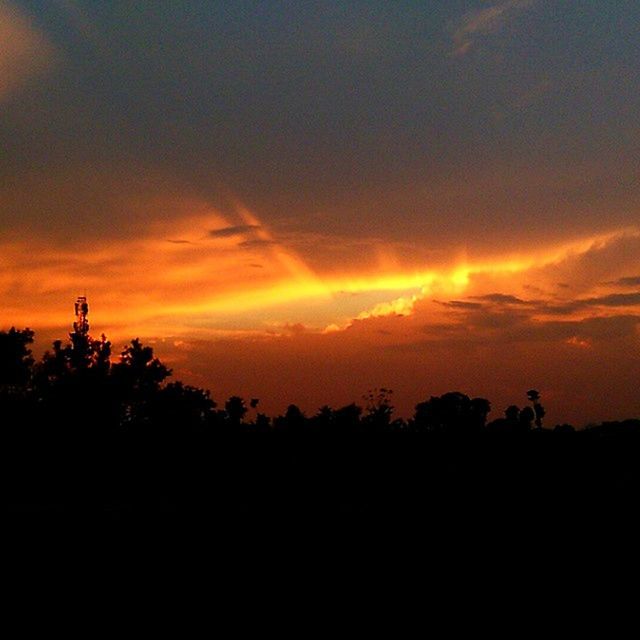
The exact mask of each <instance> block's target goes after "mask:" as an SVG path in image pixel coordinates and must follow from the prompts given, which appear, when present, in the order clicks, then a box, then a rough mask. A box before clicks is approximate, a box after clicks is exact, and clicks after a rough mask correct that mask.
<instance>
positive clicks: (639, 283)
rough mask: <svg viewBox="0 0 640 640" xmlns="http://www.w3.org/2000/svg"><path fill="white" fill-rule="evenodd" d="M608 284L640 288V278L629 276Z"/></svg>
mask: <svg viewBox="0 0 640 640" xmlns="http://www.w3.org/2000/svg"><path fill="white" fill-rule="evenodd" d="M607 284H614V285H618V286H619V287H640V276H629V277H626V278H618V279H617V280H614V281H613V282H609V283H607Z"/></svg>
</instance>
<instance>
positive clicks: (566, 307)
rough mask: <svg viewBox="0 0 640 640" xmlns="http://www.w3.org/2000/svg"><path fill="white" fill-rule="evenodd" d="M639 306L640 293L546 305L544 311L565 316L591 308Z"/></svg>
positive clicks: (613, 294)
mask: <svg viewBox="0 0 640 640" xmlns="http://www.w3.org/2000/svg"><path fill="white" fill-rule="evenodd" d="M638 305H640V291H636V292H633V293H611V294H609V295H606V296H598V297H594V298H581V299H578V300H573V301H570V302H567V303H564V304H560V305H545V306H544V307H543V308H542V310H543V311H544V312H546V313H553V314H560V315H564V314H570V313H574V312H575V311H580V310H581V309H587V308H590V307H635V306H638Z"/></svg>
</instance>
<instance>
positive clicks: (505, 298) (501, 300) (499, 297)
mask: <svg viewBox="0 0 640 640" xmlns="http://www.w3.org/2000/svg"><path fill="white" fill-rule="evenodd" d="M471 298H472V299H474V300H483V301H486V302H494V303H496V304H522V305H530V304H534V303H533V302H531V301H529V300H522V299H520V298H517V297H516V296H512V295H506V294H504V293H488V294H486V295H483V296H471Z"/></svg>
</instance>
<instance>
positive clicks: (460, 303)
mask: <svg viewBox="0 0 640 640" xmlns="http://www.w3.org/2000/svg"><path fill="white" fill-rule="evenodd" d="M434 302H436V303H437V304H441V305H442V306H444V307H450V308H451V309H475V308H477V307H481V306H482V304H481V303H480V302H466V301H464V300H450V301H449V302H440V301H438V300H434Z"/></svg>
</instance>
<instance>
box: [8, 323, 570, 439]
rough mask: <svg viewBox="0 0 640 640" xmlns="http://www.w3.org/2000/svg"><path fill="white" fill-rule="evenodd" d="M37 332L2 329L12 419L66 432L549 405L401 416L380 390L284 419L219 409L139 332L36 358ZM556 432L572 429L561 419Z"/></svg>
mask: <svg viewBox="0 0 640 640" xmlns="http://www.w3.org/2000/svg"><path fill="white" fill-rule="evenodd" d="M33 342H34V332H33V331H32V330H31V329H28V328H25V329H16V328H15V327H12V328H11V329H9V330H8V331H0V401H1V403H2V404H1V407H2V413H3V416H4V418H5V420H8V422H10V423H12V424H14V425H20V424H30V425H39V424H40V425H42V424H45V423H46V424H47V425H55V426H56V427H58V428H64V429H68V430H73V429H85V428H94V429H98V428H103V429H114V430H135V429H143V428H153V427H156V428H158V429H160V428H175V429H182V430H189V429H191V430H199V429H225V428H226V429H229V430H236V431H237V430H243V431H258V432H268V431H303V430H307V431H321V432H326V433H331V432H360V431H362V432H399V431H419V432H433V433H449V434H458V435H465V434H474V433H479V432H482V431H487V432H496V433H526V432H529V431H531V430H533V429H542V427H543V419H544V416H545V409H544V407H543V406H542V404H541V398H540V394H539V392H538V391H537V390H535V389H531V390H529V391H528V392H527V394H526V396H527V400H528V403H527V404H526V405H525V406H524V407H519V406H517V405H512V406H509V407H508V408H507V409H506V410H505V412H504V416H503V417H500V418H498V419H495V420H492V421H490V422H488V415H489V413H490V411H491V404H490V402H489V401H488V400H487V399H485V398H470V397H469V396H467V395H465V394H463V393H460V392H457V391H455V392H449V393H445V394H443V395H441V396H431V397H430V398H429V399H427V400H424V401H422V402H419V403H418V404H417V405H416V406H415V412H414V414H413V416H412V417H411V418H410V419H408V420H404V419H402V418H395V417H394V406H393V391H392V390H391V389H388V388H376V389H373V390H370V391H369V392H367V394H366V395H364V396H363V398H362V403H361V404H358V403H356V402H353V403H351V404H349V405H346V406H343V407H340V408H332V407H330V406H328V405H325V406H323V407H321V408H319V409H318V411H317V412H316V413H315V414H314V415H311V416H307V415H305V414H304V413H303V412H302V411H301V409H300V408H299V407H298V406H297V405H295V404H290V405H289V406H288V407H287V409H286V411H285V412H284V413H283V414H282V415H279V416H275V417H270V416H268V415H266V414H264V413H262V412H260V411H259V399H257V398H252V399H250V400H249V401H246V400H245V399H243V398H241V397H239V396H231V397H230V398H228V399H227V400H226V401H225V402H224V403H223V404H222V405H221V406H219V405H218V404H217V403H216V402H215V401H214V400H213V398H212V397H211V393H210V392H209V391H208V390H206V389H201V388H198V387H195V386H191V385H188V384H184V383H182V382H180V381H169V378H170V377H171V375H172V371H171V369H169V368H168V367H167V366H166V365H165V364H163V363H162V362H161V361H160V359H159V358H158V357H156V356H155V354H154V351H153V348H152V347H150V346H147V345H144V344H143V343H142V342H141V341H140V340H139V339H138V338H136V339H133V340H131V342H130V343H129V344H128V345H127V346H126V347H125V348H124V349H123V350H122V351H121V352H120V353H119V354H117V356H114V354H113V349H112V345H111V342H110V341H109V340H107V339H106V337H105V336H104V335H102V336H101V337H100V339H97V340H96V339H93V338H91V337H90V336H89V335H88V334H87V333H83V332H82V331H77V330H76V331H73V332H72V333H70V334H69V340H68V341H67V342H66V343H63V341H62V340H56V341H55V342H54V343H53V345H52V348H51V349H50V350H48V351H46V352H45V354H44V355H43V356H42V358H41V359H40V360H36V359H35V358H34V357H33V353H32V350H31V346H32V344H33ZM555 430H557V431H565V432H566V431H572V430H573V427H572V426H570V425H566V424H565V425H557V426H556V427H555Z"/></svg>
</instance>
